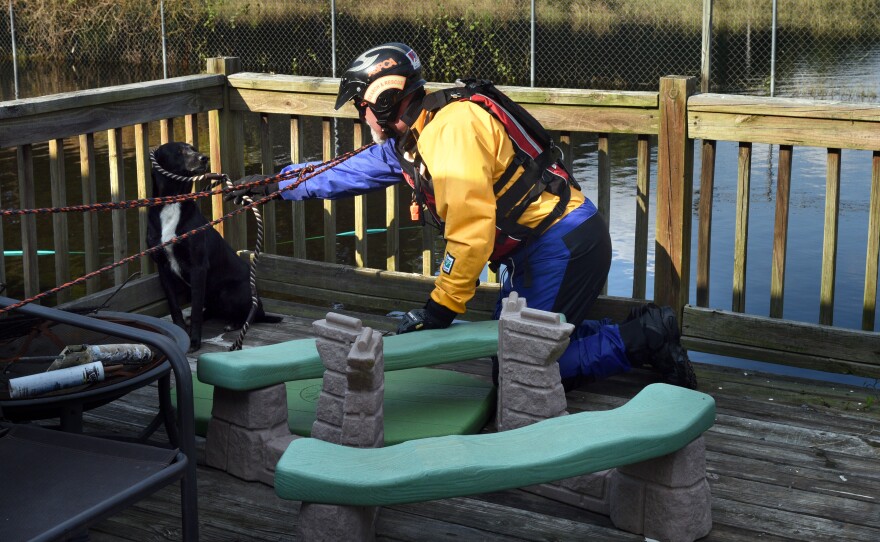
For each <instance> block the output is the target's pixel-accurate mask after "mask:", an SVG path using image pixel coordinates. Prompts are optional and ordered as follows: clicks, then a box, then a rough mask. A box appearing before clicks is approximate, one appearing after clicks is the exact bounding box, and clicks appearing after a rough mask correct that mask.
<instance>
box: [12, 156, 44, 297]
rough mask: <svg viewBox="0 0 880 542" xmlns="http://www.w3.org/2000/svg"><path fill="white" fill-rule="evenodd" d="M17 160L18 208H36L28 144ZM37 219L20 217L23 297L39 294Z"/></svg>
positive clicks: (27, 216)
mask: <svg viewBox="0 0 880 542" xmlns="http://www.w3.org/2000/svg"><path fill="white" fill-rule="evenodd" d="M16 154H17V158H18V193H19V197H18V198H19V199H18V206H19V208H20V209H33V208H34V207H36V201H37V197H36V187H35V186H34V150H33V147H31V145H30V144H27V145H21V146H20V147H18V149H17V151H16ZM38 248H39V247H38V246H37V217H36V215H24V216H22V217H21V265H22V274H23V275H24V295H25V297H31V296H34V295H37V294H38V293H40V271H39V267H38V265H37V249H38Z"/></svg>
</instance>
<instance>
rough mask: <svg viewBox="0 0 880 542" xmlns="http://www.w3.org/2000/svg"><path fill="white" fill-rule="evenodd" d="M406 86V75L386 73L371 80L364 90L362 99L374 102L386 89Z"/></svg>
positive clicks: (400, 88)
mask: <svg viewBox="0 0 880 542" xmlns="http://www.w3.org/2000/svg"><path fill="white" fill-rule="evenodd" d="M404 86H406V77H404V76H403V75H386V76H385V77H380V78H378V79H376V80H375V81H373V82H372V83H371V84H370V86H368V87H367V90H366V91H365V92H364V100H366V101H368V102H370V103H371V104H375V103H376V101H377V100H378V99H379V96H381V95H382V93H383V92H385V91H386V90H392V89H393V90H402V89H403V87H404Z"/></svg>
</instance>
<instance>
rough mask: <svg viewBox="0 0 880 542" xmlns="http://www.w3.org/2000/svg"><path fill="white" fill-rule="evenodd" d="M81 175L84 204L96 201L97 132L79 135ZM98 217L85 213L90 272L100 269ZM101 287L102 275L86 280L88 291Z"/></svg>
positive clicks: (85, 233) (86, 248)
mask: <svg viewBox="0 0 880 542" xmlns="http://www.w3.org/2000/svg"><path fill="white" fill-rule="evenodd" d="M79 175H80V182H81V186H82V202H83V205H90V204H92V203H96V202H97V200H98V197H97V195H96V193H97V190H98V189H97V181H96V177H95V134H93V133H88V134H82V135H81V136H79ZM98 245H99V243H98V217H97V213H83V250H84V251H85V253H86V254H85V260H86V265H85V271H86V273H90V272H92V271H94V270H96V269H98V265H99V263H100V259H99V256H98ZM100 289H101V277H93V278H90V279H89V280H87V281H86V293H87V294H94V293H96V292H97V291H98V290H100Z"/></svg>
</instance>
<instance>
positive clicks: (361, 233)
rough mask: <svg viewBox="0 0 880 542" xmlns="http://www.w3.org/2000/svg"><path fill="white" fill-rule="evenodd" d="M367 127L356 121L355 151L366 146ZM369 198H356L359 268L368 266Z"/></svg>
mask: <svg viewBox="0 0 880 542" xmlns="http://www.w3.org/2000/svg"><path fill="white" fill-rule="evenodd" d="M366 128H367V125H366V124H365V123H362V122H358V121H354V123H353V125H352V132H353V135H352V137H353V142H352V144H353V145H354V148H355V149H359V148H361V147H362V146H363V145H364V133H365V132H366ZM367 229H368V228H367V197H366V196H364V195H360V196H355V197H354V231H355V239H356V241H355V245H354V247H355V248H354V261H355V265H357V266H358V267H366V266H367V247H368V246H369V243H368V242H367Z"/></svg>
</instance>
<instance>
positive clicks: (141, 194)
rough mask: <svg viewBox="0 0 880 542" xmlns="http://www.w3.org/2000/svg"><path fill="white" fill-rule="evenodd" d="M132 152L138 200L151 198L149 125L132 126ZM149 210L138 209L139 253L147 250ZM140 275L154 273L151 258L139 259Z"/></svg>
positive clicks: (151, 175)
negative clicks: (134, 161)
mask: <svg viewBox="0 0 880 542" xmlns="http://www.w3.org/2000/svg"><path fill="white" fill-rule="evenodd" d="M134 151H135V159H136V160H137V163H136V164H135V168H136V171H137V191H138V198H139V199H143V198H149V197H152V196H153V167H152V164H151V163H150V124H149V123H148V122H144V123H141V124H135V125H134ZM148 212H149V209H148V208H147V207H141V208H140V209H138V241H139V249H140V251H141V252H143V251H145V250H147V248H148V247H147V222H148V218H147V215H148ZM140 263H141V275H143V276H147V275H149V274H150V273H152V272H154V271H155V267H154V266H153V258H152V257H150V256H144V257H142V258H141V262H140Z"/></svg>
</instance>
